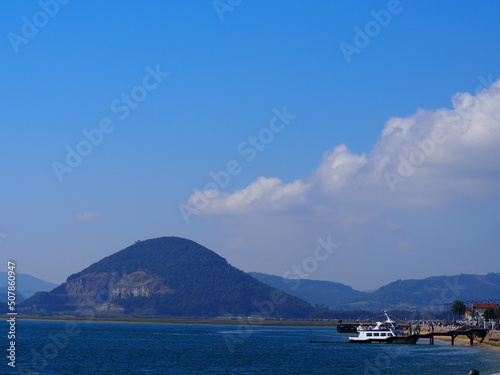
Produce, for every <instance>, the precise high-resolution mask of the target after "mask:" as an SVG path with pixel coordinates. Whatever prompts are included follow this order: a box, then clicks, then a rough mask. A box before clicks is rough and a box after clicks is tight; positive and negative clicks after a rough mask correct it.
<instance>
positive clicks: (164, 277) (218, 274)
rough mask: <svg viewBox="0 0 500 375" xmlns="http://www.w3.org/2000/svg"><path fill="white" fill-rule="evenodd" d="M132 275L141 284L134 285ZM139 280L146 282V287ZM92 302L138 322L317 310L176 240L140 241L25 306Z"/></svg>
mask: <svg viewBox="0 0 500 375" xmlns="http://www.w3.org/2000/svg"><path fill="white" fill-rule="evenodd" d="M131 275H135V276H134V277H135V278H136V279H134V281H133V282H130V279H131ZM137 278H142V279H144V280H146V281H144V283H142V284H141V283H140V282H138V281H137ZM151 280H154V282H153V281H151ZM148 283H149V284H148ZM74 290H77V291H76V292H75V291H74ZM92 294H94V295H92ZM89 296H90V297H91V298H93V299H94V300H95V301H97V302H96V305H95V306H93V307H92V308H93V309H94V310H96V309H97V310H98V311H107V313H108V314H113V312H112V311H111V310H109V309H108V310H106V309H105V307H106V308H109V306H110V305H109V303H111V304H112V305H114V306H115V307H116V306H119V307H121V308H122V309H121V314H124V315H126V316H137V317H141V316H147V317H159V316H161V317H176V316H187V317H216V316H221V315H225V314H226V315H227V314H229V315H233V316H240V315H241V316H248V315H253V314H260V315H263V316H269V317H293V318H301V317H307V316H308V315H310V314H311V313H312V312H313V310H314V308H313V307H312V306H311V305H310V304H308V303H306V302H304V301H303V300H301V299H299V298H297V297H294V296H291V295H287V294H285V293H283V292H281V291H278V290H276V289H274V288H272V287H270V286H268V285H265V284H263V283H261V282H259V281H257V280H256V279H254V278H253V277H251V276H250V275H248V274H246V273H245V272H243V271H241V270H238V269H237V268H235V267H232V266H231V265H229V264H228V263H227V261H226V260H225V259H224V258H222V257H220V256H219V255H217V254H215V253H214V252H213V251H210V250H208V249H206V248H205V247H203V246H200V245H198V244H197V243H195V242H193V241H190V240H186V239H182V238H177V237H163V238H156V239H152V240H147V241H138V242H136V243H135V244H134V245H132V246H130V247H128V248H126V249H124V250H122V251H119V252H117V253H115V254H113V255H111V256H108V257H106V258H104V259H102V260H101V261H99V262H97V263H94V264H92V265H91V266H90V267H87V268H86V269H84V270H83V271H81V272H78V273H76V274H73V275H71V276H70V277H68V280H67V282H66V283H65V284H62V285H61V286H59V287H58V288H55V289H54V290H53V291H51V292H48V293H38V294H36V295H35V296H33V297H32V298H30V299H29V300H27V301H26V304H25V306H26V307H27V308H28V306H32V305H35V306H37V309H38V310H40V309H42V310H46V311H52V312H54V313H55V312H61V311H71V310H77V309H78V308H79V307H80V308H81V306H82V305H83V304H84V303H85V302H84V300H85V297H87V298H88V297H89ZM114 314H118V312H116V309H115V312H114Z"/></svg>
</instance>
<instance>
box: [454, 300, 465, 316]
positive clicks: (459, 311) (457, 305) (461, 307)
mask: <svg viewBox="0 0 500 375" xmlns="http://www.w3.org/2000/svg"><path fill="white" fill-rule="evenodd" d="M451 312H452V314H454V315H458V317H459V318H460V317H462V316H464V314H465V303H464V302H463V301H459V300H456V301H455V302H453V305H451Z"/></svg>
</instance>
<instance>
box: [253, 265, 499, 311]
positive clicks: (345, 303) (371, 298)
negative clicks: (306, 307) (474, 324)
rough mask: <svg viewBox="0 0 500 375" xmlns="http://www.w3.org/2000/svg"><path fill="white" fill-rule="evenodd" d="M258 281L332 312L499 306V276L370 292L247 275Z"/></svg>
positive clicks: (437, 279) (408, 283)
mask: <svg viewBox="0 0 500 375" xmlns="http://www.w3.org/2000/svg"><path fill="white" fill-rule="evenodd" d="M250 274H251V275H252V276H253V277H255V278H257V279H258V280H260V281H262V282H265V283H267V284H268V285H270V286H273V287H275V288H278V289H282V290H283V291H286V292H287V293H290V294H292V295H295V296H298V297H300V298H302V299H304V300H305V301H307V302H310V303H312V304H314V305H324V306H326V307H328V308H331V309H349V310H371V311H380V310H383V309H399V310H403V309H404V310H421V311H426V310H437V309H444V308H445V306H446V305H447V304H450V303H452V302H453V301H455V300H462V301H465V302H468V304H470V303H472V301H488V300H497V302H500V273H488V274H486V275H467V274H460V275H454V276H433V277H428V278H425V279H421V280H397V281H394V282H392V283H389V284H387V285H384V286H382V287H381V288H379V289H377V290H376V291H373V292H361V291H358V290H355V289H353V288H351V287H349V286H347V285H344V284H339V283H334V282H330V281H316V280H293V279H283V278H281V277H279V276H273V275H266V274H261V273H255V272H252V273H250Z"/></svg>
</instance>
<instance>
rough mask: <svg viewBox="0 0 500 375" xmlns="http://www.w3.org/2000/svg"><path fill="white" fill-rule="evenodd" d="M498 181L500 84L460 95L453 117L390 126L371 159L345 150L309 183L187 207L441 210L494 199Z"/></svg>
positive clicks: (262, 186)
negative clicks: (343, 206) (354, 205)
mask: <svg viewBox="0 0 500 375" xmlns="http://www.w3.org/2000/svg"><path fill="white" fill-rule="evenodd" d="M499 177H500V80H499V81H497V82H495V83H494V84H493V85H492V86H491V87H490V88H488V89H483V90H481V91H479V92H477V93H476V94H475V95H472V94H469V93H460V94H456V95H455V96H454V97H453V99H452V109H438V110H434V111H429V110H422V109H420V110H418V111H417V112H416V113H415V114H413V115H412V116H409V117H405V118H400V117H393V118H390V119H389V120H388V121H387V122H386V123H385V126H384V128H383V130H382V132H381V134H380V137H379V139H378V140H377V142H376V143H375V145H374V146H373V148H372V150H371V151H370V152H369V153H363V154H356V153H353V152H351V151H350V150H349V148H348V147H347V146H346V145H344V144H341V145H338V146H336V147H334V148H333V149H332V150H328V151H326V152H324V154H323V158H322V160H321V162H320V164H319V165H318V167H317V168H316V170H315V171H314V172H313V173H311V175H309V176H306V177H304V178H302V179H299V180H296V181H294V182H291V183H284V182H283V181H281V179H279V178H278V177H259V178H258V179H257V180H256V181H254V182H253V183H251V184H250V185H248V186H247V187H245V188H244V189H241V190H238V191H235V192H233V193H227V192H214V191H198V192H196V193H195V194H193V195H192V196H191V197H190V198H189V200H188V204H193V203H194V202H195V201H196V199H197V195H199V194H203V195H205V196H207V197H212V199H210V203H209V204H208V205H207V206H206V207H204V209H203V210H201V214H205V215H241V214H248V213H251V212H270V211H271V212H277V211H283V210H286V209H289V208H291V207H297V206H308V207H316V208H318V209H321V208H322V207H324V206H325V205H331V204H334V203H335V202H338V203H340V202H343V203H346V202H348V203H349V202H352V203H364V204H369V205H370V206H376V205H391V206H399V207H404V206H435V205H443V204H450V203H453V202H456V201H463V200H464V199H465V200H470V199H478V198H482V197H486V196H489V195H491V194H494V193H495V192H497V191H498V188H499V182H500V181H499ZM198 198H199V196H198Z"/></svg>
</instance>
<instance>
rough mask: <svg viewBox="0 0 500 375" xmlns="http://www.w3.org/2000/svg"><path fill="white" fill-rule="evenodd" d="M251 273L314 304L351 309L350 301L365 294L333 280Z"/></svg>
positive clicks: (258, 278) (260, 279) (264, 281)
mask: <svg viewBox="0 0 500 375" xmlns="http://www.w3.org/2000/svg"><path fill="white" fill-rule="evenodd" d="M250 275H252V276H253V277H255V278H256V279H257V280H259V281H262V282H263V283H266V284H268V285H270V286H272V287H274V288H277V289H281V290H283V291H285V292H287V293H289V294H292V295H294V296H297V297H299V298H301V299H303V300H305V301H307V302H309V303H311V304H313V305H322V306H326V307H328V308H331V309H349V308H350V305H349V302H351V301H352V300H353V299H356V298H358V297H362V296H364V295H365V293H363V292H360V291H357V290H355V289H353V288H351V287H350V286H347V285H344V284H340V283H335V282H333V281H319V280H298V279H284V278H282V277H279V276H274V275H267V274H264V273H259V272H250Z"/></svg>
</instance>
